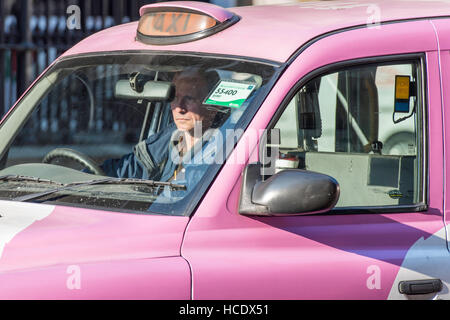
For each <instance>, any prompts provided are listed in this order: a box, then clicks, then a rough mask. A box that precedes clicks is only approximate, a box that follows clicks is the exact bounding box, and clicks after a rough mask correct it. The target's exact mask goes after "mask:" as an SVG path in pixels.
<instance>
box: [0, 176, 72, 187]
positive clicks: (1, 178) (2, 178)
mask: <svg viewBox="0 0 450 320" xmlns="http://www.w3.org/2000/svg"><path fill="white" fill-rule="evenodd" d="M0 181H17V182H21V181H26V182H36V183H48V184H57V185H60V186H64V183H61V182H57V181H53V180H49V179H42V178H38V177H30V176H21V175H17V174H7V175H4V176H0Z"/></svg>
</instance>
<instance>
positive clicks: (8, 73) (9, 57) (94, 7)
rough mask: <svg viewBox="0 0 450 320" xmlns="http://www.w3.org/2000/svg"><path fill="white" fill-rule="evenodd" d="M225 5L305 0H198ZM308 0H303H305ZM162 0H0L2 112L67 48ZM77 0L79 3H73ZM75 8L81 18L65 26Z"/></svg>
mask: <svg viewBox="0 0 450 320" xmlns="http://www.w3.org/2000/svg"><path fill="white" fill-rule="evenodd" d="M200 1H203V2H211V3H214V4H217V5H220V6H223V7H233V6H243V5H264V4H272V3H288V2H300V1H305V0H200ZM306 1H307V0H306ZM155 2H162V1H161V0H0V25H1V26H2V28H1V29H0V117H1V116H3V115H4V114H5V113H6V112H7V110H9V108H10V107H11V106H12V105H13V104H14V102H15V101H16V100H17V99H18V98H19V97H20V95H21V94H22V93H23V92H24V91H25V90H26V88H27V87H28V86H29V85H30V84H31V82H32V81H33V80H34V79H36V77H37V76H38V75H39V74H40V73H42V71H44V69H45V68H46V67H47V66H48V65H49V64H50V63H51V62H52V61H53V60H55V59H56V58H57V57H58V56H59V55H60V54H62V53H63V52H64V51H65V50H67V49H68V48H70V47H71V46H73V45H74V44H75V43H77V42H79V41H80V40H81V39H83V38H85V37H87V36H89V35H90V34H92V33H95V32H97V31H99V30H101V29H104V28H108V27H111V26H113V25H117V24H121V23H125V22H129V21H135V20H138V19H139V8H140V7H141V6H143V5H145V4H149V3H155ZM73 5H76V6H77V7H71V6H73ZM70 8H72V9H73V8H75V9H77V8H79V16H80V18H81V19H80V20H81V21H80V22H79V24H78V25H76V24H74V25H73V28H69V27H68V19H69V18H70V16H71V15H72V14H73V13H76V12H75V11H73V10H68V9H70Z"/></svg>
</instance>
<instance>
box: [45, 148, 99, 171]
mask: <svg viewBox="0 0 450 320" xmlns="http://www.w3.org/2000/svg"><path fill="white" fill-rule="evenodd" d="M56 158H66V159H69V160H72V161H75V162H77V163H79V164H81V165H82V166H83V167H84V168H86V169H88V170H89V171H90V172H92V173H94V174H96V175H100V176H104V175H106V174H105V171H103V169H102V168H100V166H99V165H98V164H97V163H96V162H95V161H94V160H93V159H92V158H91V157H89V156H87V155H85V154H83V153H81V152H78V151H75V150H72V149H68V148H56V149H53V150H52V151H50V152H49V153H47V154H46V155H45V157H44V159H42V162H43V163H51V162H52V161H53V160H54V159H56Z"/></svg>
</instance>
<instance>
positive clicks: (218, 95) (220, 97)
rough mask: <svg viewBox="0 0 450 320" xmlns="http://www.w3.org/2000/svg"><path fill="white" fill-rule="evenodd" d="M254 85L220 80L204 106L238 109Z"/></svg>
mask: <svg viewBox="0 0 450 320" xmlns="http://www.w3.org/2000/svg"><path fill="white" fill-rule="evenodd" d="M255 87H256V85H255V84H254V83H251V82H240V81H239V82H238V81H232V80H222V81H220V83H219V84H218V85H217V87H216V88H215V89H214V90H213V92H212V93H211V94H210V95H209V97H208V98H206V100H205V102H204V104H208V105H214V106H222V107H229V108H240V107H241V106H242V104H243V103H244V102H245V100H247V98H248V97H249V96H250V94H251V93H252V91H253V90H254V89H255Z"/></svg>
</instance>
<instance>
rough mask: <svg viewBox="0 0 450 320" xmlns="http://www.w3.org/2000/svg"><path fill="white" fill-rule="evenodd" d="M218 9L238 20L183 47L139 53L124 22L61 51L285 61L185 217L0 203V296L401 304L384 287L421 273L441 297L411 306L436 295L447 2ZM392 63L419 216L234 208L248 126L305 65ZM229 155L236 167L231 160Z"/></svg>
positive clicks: (442, 268) (444, 213)
mask: <svg viewBox="0 0 450 320" xmlns="http://www.w3.org/2000/svg"><path fill="white" fill-rule="evenodd" d="M180 5H182V6H186V7H191V6H194V7H195V6H200V7H199V8H202V10H205V11H208V10H212V9H208V6H207V5H201V4H198V3H197V4H192V3H182V4H180ZM153 6H154V7H157V6H161V4H155V5H153ZM214 10H218V11H217V12H215V13H214V15H216V16H218V17H219V16H220V15H221V14H223V12H220V9H214ZM214 10H213V11H214ZM227 10H229V11H231V12H234V13H235V14H237V15H238V16H239V17H240V18H241V19H240V21H239V22H237V23H236V24H234V25H232V26H230V27H229V28H227V29H225V30H223V31H221V32H219V33H217V34H214V35H211V36H209V37H206V38H203V39H200V40H196V41H193V42H188V43H183V44H177V45H167V46H156V45H146V44H143V43H141V42H139V41H137V40H136V28H137V22H132V23H128V24H124V25H120V26H116V27H112V28H110V29H107V30H104V31H101V32H99V33H96V34H94V35H92V36H90V37H89V38H87V39H85V40H83V41H81V42H80V43H79V44H78V45H76V46H75V47H73V48H71V49H69V50H68V51H67V52H66V53H65V54H64V55H63V56H62V57H69V56H74V55H81V54H95V55H97V54H102V53H104V52H110V51H117V52H123V53H124V54H126V51H133V50H134V51H135V50H138V51H149V52H151V51H158V52H161V51H169V52H180V53H184V54H185V53H188V54H194V55H196V54H199V53H202V54H203V53H205V54H214V55H232V56H240V57H249V58H251V59H263V60H266V61H267V62H270V61H276V62H281V63H285V62H287V63H285V64H284V67H286V70H285V71H284V72H283V74H282V76H281V77H280V79H279V80H278V81H277V82H276V83H275V85H274V87H273V88H272V90H271V92H270V94H269V95H268V96H267V98H266V99H265V101H264V102H263V103H262V105H261V106H260V108H259V110H258V112H257V113H256V115H255V116H254V118H253V120H252V121H251V123H250V125H249V126H248V128H247V130H246V132H245V133H244V135H243V137H242V138H241V139H240V141H239V142H238V143H237V145H236V147H235V149H234V151H233V152H232V154H231V155H230V157H229V159H228V161H227V162H226V163H225V165H224V166H223V167H222V169H221V171H220V172H219V174H218V175H217V177H216V179H215V180H214V182H213V183H212V184H211V186H210V187H209V189H208V190H207V192H206V193H205V195H204V196H203V199H202V200H201V202H200V203H199V204H198V206H197V209H196V212H195V213H194V215H193V216H192V217H190V218H189V217H173V216H162V215H151V214H149V215H144V214H134V213H125V212H123V213H121V212H112V211H108V210H92V209H86V208H76V207H67V206H59V205H44V204H31V203H19V202H12V201H0V216H1V217H0V231H3V232H2V233H1V234H0V282H1V283H2V286H1V287H0V298H3V299H36V298H37V299H55V298H56V299H94V298H95V299H249V298H251V299H386V298H390V299H407V298H411V297H408V296H405V295H401V294H399V292H398V284H399V282H400V281H404V280H419V279H430V278H439V279H441V280H442V281H443V283H444V290H443V291H442V292H440V293H439V294H438V295H437V296H436V295H435V294H431V295H422V296H418V297H417V298H422V299H430V298H437V297H441V298H450V295H449V290H448V288H449V286H450V273H449V272H448V269H449V267H450V260H449V259H450V254H449V252H448V250H447V238H448V236H447V232H448V231H447V229H446V228H445V227H446V224H448V223H449V222H450V214H449V213H448V209H447V208H448V203H449V200H450V199H449V198H448V197H449V195H448V192H447V190H450V185H448V183H449V182H448V179H446V176H447V170H448V168H450V163H449V161H450V160H449V158H450V157H448V152H446V151H445V150H446V148H447V145H448V144H449V143H450V136H449V135H450V133H449V132H450V131H449V130H445V128H446V126H447V124H446V122H447V119H449V115H448V112H450V111H448V110H447V109H446V108H444V106H446V105H447V104H450V95H449V94H448V93H447V89H446V87H448V85H447V83H448V82H449V81H450V53H449V52H448V50H450V38H448V37H447V36H446V35H447V34H448V30H449V27H448V24H449V23H448V22H449V20H448V18H444V16H450V3H449V2H448V1H417V2H410V1H398V2H394V3H391V1H376V2H374V1H367V2H355V1H345V2H333V3H325V2H323V3H322V2H320V3H302V4H297V5H286V6H261V7H242V8H232V9H227ZM225 16H226V15H225ZM221 17H222V18H223V17H224V16H221ZM422 17H439V18H433V19H430V18H425V19H420V18H422ZM222 18H221V19H222ZM399 20H408V21H404V22H399ZM413 20H414V21H413ZM377 22H386V23H381V24H378V23H377ZM388 22H395V23H388ZM243 38H245V39H246V41H245V45H242V39H243ZM313 39H314V41H311V40H313ZM438 39H439V46H438ZM230 44H232V45H230ZM299 48H303V49H304V50H303V51H302V52H299V51H298V50H299ZM439 48H440V49H441V50H444V51H443V52H439ZM401 55H406V56H411V57H422V58H423V61H424V62H425V63H426V70H425V71H426V74H425V80H426V81H425V82H426V107H427V109H426V111H427V113H428V114H427V119H426V120H427V121H428V122H427V126H426V128H425V130H426V134H427V137H428V140H427V141H426V147H427V148H426V152H427V156H428V157H427V160H428V163H427V166H428V167H427V176H426V177H427V179H428V180H427V181H426V186H425V187H426V196H427V198H426V199H425V200H426V203H427V205H428V208H427V210H426V211H423V212H403V213H384V212H380V211H378V212H376V213H372V214H339V215H338V214H336V215H334V214H333V213H328V214H323V215H311V216H286V217H254V216H243V215H240V214H239V213H238V206H239V196H240V192H241V179H242V177H241V175H242V172H243V170H244V168H245V166H246V164H248V163H252V162H256V161H258V160H259V159H258V147H259V145H258V143H259V138H260V136H261V132H262V131H261V130H263V129H265V128H266V127H267V126H268V125H269V123H270V121H271V120H272V118H273V115H274V114H275V113H276V111H277V110H278V108H279V107H280V105H281V104H282V103H283V101H284V99H285V98H286V96H287V95H288V94H289V93H290V92H291V90H292V89H293V88H294V86H295V85H296V84H297V83H299V81H302V80H303V79H305V78H306V77H308V76H309V75H310V74H311V73H312V72H315V71H317V70H318V69H319V68H324V67H329V66H332V65H335V64H343V63H344V64H353V63H361V61H363V60H362V59H372V60H371V61H376V59H378V60H380V59H381V60H382V59H387V61H388V60H389V57H394V56H401ZM383 61H384V60H383ZM440 71H441V72H442V81H443V82H442V83H441V77H440V75H441V74H440ZM441 90H443V92H441ZM442 93H443V98H441V97H442V96H441V94H442ZM5 119H7V117H5V118H4V120H3V121H5ZM242 155H244V158H243V161H241V162H239V161H233V159H242ZM444 195H445V196H444ZM355 196H356V195H355ZM444 221H445V223H444Z"/></svg>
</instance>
